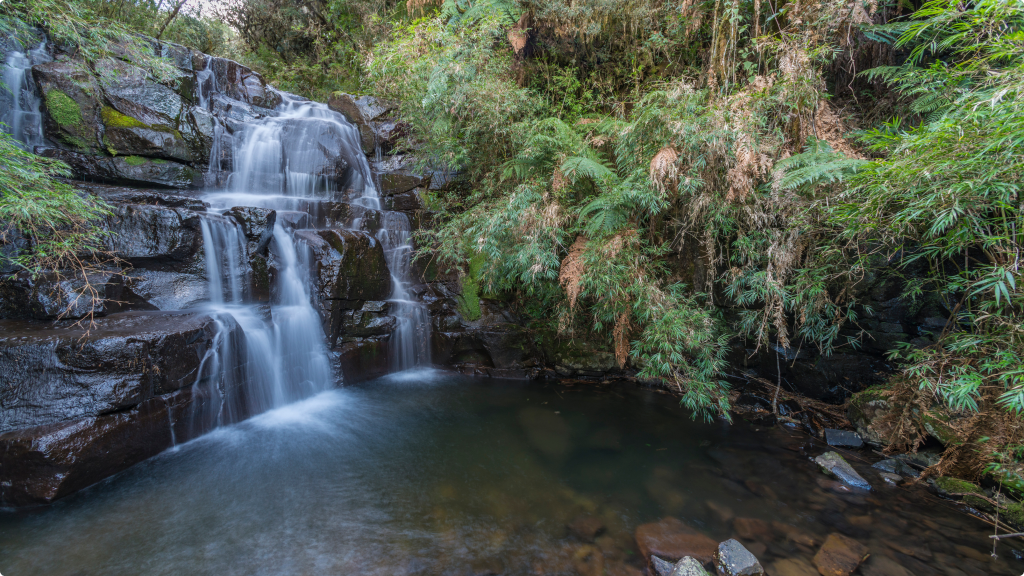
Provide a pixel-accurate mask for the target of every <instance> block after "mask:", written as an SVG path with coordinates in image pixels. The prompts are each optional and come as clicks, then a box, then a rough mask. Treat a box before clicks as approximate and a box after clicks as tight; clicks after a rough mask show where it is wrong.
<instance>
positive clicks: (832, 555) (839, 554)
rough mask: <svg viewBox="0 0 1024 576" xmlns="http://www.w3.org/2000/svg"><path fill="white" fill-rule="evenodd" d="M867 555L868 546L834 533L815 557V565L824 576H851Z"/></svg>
mask: <svg viewBox="0 0 1024 576" xmlns="http://www.w3.org/2000/svg"><path fill="white" fill-rule="evenodd" d="M867 555H868V548H867V546H865V545H863V544H861V543H860V542H858V541H856V540H854V539H853V538H850V537H848V536H843V535H842V534H838V533H832V534H829V535H828V538H827V539H826V540H825V543H824V544H822V546H821V549H820V550H818V553H817V554H815V555H814V565H815V566H816V567H817V568H818V572H820V573H821V575H822V576H849V575H850V574H851V573H852V572H853V571H854V570H856V569H857V567H858V566H860V564H861V562H863V561H864V559H865V558H867Z"/></svg>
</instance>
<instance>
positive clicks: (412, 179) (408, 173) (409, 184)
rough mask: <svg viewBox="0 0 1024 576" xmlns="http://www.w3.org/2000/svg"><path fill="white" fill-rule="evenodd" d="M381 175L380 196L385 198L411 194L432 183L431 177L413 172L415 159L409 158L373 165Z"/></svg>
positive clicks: (391, 159) (399, 158)
mask: <svg viewBox="0 0 1024 576" xmlns="http://www.w3.org/2000/svg"><path fill="white" fill-rule="evenodd" d="M372 168H373V171H374V172H375V173H377V174H379V175H380V195H381V196H383V197H387V196H393V195H395V194H401V193H403V192H409V191H411V190H413V189H415V188H419V187H421V186H426V185H428V184H429V183H430V176H429V175H427V176H424V175H423V174H420V173H419V172H418V171H415V170H413V159H412V158H411V157H409V156H394V157H392V158H389V159H387V160H385V161H382V162H375V163H374V164H373V165H372Z"/></svg>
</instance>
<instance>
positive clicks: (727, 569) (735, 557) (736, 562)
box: [715, 539, 764, 576]
mask: <svg viewBox="0 0 1024 576" xmlns="http://www.w3.org/2000/svg"><path fill="white" fill-rule="evenodd" d="M715 568H716V569H717V570H718V574H719V576H762V575H763V574H764V568H762V567H761V563H760V562H758V561H757V558H756V557H754V555H753V554H751V553H750V550H747V549H746V548H745V547H744V546H743V544H740V543H739V542H738V541H737V540H732V539H729V540H726V541H725V542H722V543H721V544H719V545H718V551H717V552H716V553H715Z"/></svg>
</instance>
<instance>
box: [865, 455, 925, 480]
mask: <svg viewBox="0 0 1024 576" xmlns="http://www.w3.org/2000/svg"><path fill="white" fill-rule="evenodd" d="M871 467H872V468H877V469H879V470H881V471H882V472H887V473H889V474H899V475H900V476H909V477H911V478H917V477H918V476H920V473H918V471H917V470H915V469H914V467H913V466H911V465H909V464H907V463H906V462H904V461H902V460H899V459H897V458H889V459H888V460H882V461H881V462H875V463H874V464H872V465H871Z"/></svg>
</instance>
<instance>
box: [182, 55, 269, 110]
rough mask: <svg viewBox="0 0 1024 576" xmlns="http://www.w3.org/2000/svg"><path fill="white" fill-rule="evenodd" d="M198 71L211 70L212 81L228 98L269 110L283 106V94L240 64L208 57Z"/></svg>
mask: <svg viewBox="0 0 1024 576" xmlns="http://www.w3.org/2000/svg"><path fill="white" fill-rule="evenodd" d="M194 62H195V59H193V63H194ZM198 69H200V70H210V71H211V72H212V73H213V74H212V79H211V81H212V82H215V86H216V87H217V90H218V91H220V92H221V93H223V94H224V95H225V96H227V97H228V98H231V99H233V100H237V101H240V102H244V103H246V104H251V105H253V106H258V107H260V108H267V109H273V108H276V107H277V106H278V105H280V104H281V94H280V93H279V92H277V91H276V90H274V89H273V88H272V87H270V86H269V85H268V84H267V81H266V80H265V79H264V78H263V76H261V75H260V74H259V73H258V72H254V71H253V70H252V69H251V68H248V67H247V66H243V65H241V64H239V63H238V62H235V61H233V60H228V59H226V58H218V57H216V56H206V58H205V61H204V62H202V68H198Z"/></svg>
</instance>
